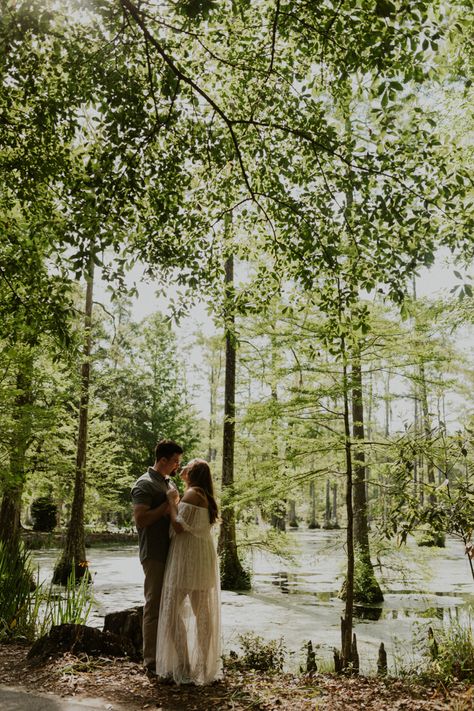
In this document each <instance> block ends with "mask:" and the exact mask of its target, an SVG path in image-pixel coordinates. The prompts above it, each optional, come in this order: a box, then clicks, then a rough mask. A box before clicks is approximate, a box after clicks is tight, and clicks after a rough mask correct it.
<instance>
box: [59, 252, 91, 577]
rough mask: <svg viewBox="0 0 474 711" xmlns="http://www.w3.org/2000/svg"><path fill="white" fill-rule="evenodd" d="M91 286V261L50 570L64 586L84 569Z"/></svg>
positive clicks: (84, 571) (85, 569)
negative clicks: (72, 460)
mask: <svg viewBox="0 0 474 711" xmlns="http://www.w3.org/2000/svg"><path fill="white" fill-rule="evenodd" d="M93 288H94V263H93V261H92V258H91V259H90V263H89V272H88V276H87V285H86V305H85V317H84V326H85V338H84V355H83V361H82V365H81V397H80V405H79V431H78V437H77V451H76V470H75V480H74V496H73V500H72V507H71V515H70V519H69V524H68V528H67V533H66V540H65V544H64V549H63V552H62V554H61V557H60V559H59V561H58V562H57V563H56V567H55V569H54V573H53V582H55V583H57V584H59V585H65V584H66V583H67V580H68V577H69V576H70V575H71V573H72V571H73V569H74V573H75V576H76V580H78V579H80V578H81V577H83V576H84V575H85V574H86V572H87V570H88V566H87V561H86V547H85V536H84V499H85V490H86V457H87V428H88V420H89V386H90V375H91V363H90V358H91V351H92V305H93V301H92V295H93Z"/></svg>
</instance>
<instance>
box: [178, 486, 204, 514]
mask: <svg viewBox="0 0 474 711" xmlns="http://www.w3.org/2000/svg"><path fill="white" fill-rule="evenodd" d="M181 501H183V502H184V503H185V504H192V505H193V506H200V507H201V508H204V509H207V498H206V496H205V494H203V493H202V492H201V491H200V490H199V489H195V488H194V487H190V488H189V489H187V490H186V491H185V493H184V496H183V498H182V499H181Z"/></svg>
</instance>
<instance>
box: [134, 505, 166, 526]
mask: <svg viewBox="0 0 474 711" xmlns="http://www.w3.org/2000/svg"><path fill="white" fill-rule="evenodd" d="M169 512H170V505H169V503H168V502H167V501H165V502H164V503H163V504H161V505H160V506H157V507H156V509H151V508H150V507H149V506H146V504H135V505H134V507H133V518H134V519H135V525H136V527H137V528H146V527H147V526H151V525H152V524H153V523H156V522H157V521H159V520H160V518H163V516H168V515H169Z"/></svg>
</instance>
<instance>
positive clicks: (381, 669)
mask: <svg viewBox="0 0 474 711" xmlns="http://www.w3.org/2000/svg"><path fill="white" fill-rule="evenodd" d="M377 674H378V675H379V676H386V674H387V652H386V651H385V647H384V643H383V642H380V647H379V656H378V659H377Z"/></svg>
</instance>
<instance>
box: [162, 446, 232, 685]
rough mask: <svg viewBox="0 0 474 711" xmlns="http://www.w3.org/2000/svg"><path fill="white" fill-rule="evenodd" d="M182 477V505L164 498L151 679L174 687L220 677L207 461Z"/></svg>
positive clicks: (171, 496)
mask: <svg viewBox="0 0 474 711" xmlns="http://www.w3.org/2000/svg"><path fill="white" fill-rule="evenodd" d="M181 477H182V479H183V481H184V483H185V485H186V491H185V493H184V495H183V498H182V499H181V501H179V496H178V492H177V491H176V490H170V491H169V492H168V500H169V503H170V517H171V545H170V550H169V553H168V558H167V561H166V570H165V577H164V581H163V591H162V594H161V604H160V615H159V621H158V637H157V649H156V674H157V676H159V677H165V678H173V679H174V680H175V682H176V683H177V684H185V683H194V684H208V683H210V682H212V681H214V680H215V679H217V678H219V676H220V675H221V672H222V663H221V649H220V637H221V635H220V627H221V624H220V581H219V568H218V561H217V555H216V548H215V545H214V540H213V538H212V534H211V528H212V525H213V524H214V523H215V522H216V520H217V504H216V501H215V499H214V490H213V485H212V478H211V472H210V469H209V465H208V463H207V462H206V461H204V460H203V459H193V460H191V461H190V462H189V464H187V465H186V466H185V467H184V469H183V470H182V472H181ZM178 501H179V503H178Z"/></svg>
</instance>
